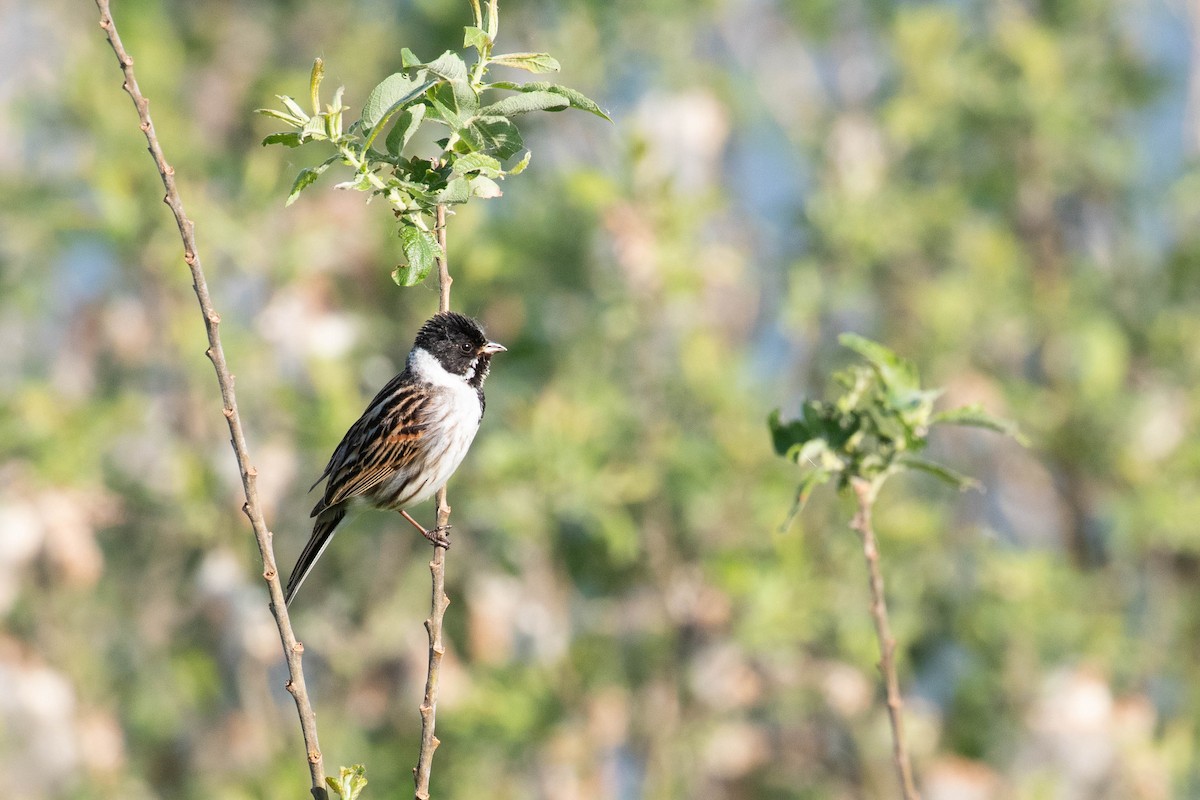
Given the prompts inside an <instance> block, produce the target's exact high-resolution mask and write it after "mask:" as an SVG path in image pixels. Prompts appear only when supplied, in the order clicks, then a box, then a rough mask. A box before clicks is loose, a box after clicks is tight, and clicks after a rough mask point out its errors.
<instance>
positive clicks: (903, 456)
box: [768, 334, 1023, 800]
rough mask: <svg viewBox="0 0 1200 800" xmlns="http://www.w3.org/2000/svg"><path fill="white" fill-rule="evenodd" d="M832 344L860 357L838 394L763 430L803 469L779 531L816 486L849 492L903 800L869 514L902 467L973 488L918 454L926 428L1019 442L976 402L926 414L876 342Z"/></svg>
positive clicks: (923, 397)
mask: <svg viewBox="0 0 1200 800" xmlns="http://www.w3.org/2000/svg"><path fill="white" fill-rule="evenodd" d="M839 341H840V342H841V343H842V344H843V345H844V346H846V347H848V348H850V349H851V350H853V351H854V352H856V353H858V354H859V355H860V356H862V357H863V359H865V360H866V362H867V363H865V364H854V365H852V366H851V367H850V368H849V369H847V370H845V371H843V372H840V373H838V374H836V375H834V381H835V382H836V383H837V384H838V385H839V386H841V388H842V389H843V392H842V394H841V395H839V396H838V397H837V398H836V399H834V400H830V401H825V400H806V401H805V402H804V405H803V407H802V410H801V416H800V418H798V419H794V420H790V421H788V422H783V421H782V420H781V419H780V416H779V412H778V411H775V412H773V413H772V414H771V416H770V418H769V420H768V425H769V426H770V429H771V437H772V439H773V441H774V445H775V451H776V452H777V453H778V454H779V455H781V456H784V457H785V458H788V459H790V460H792V461H795V462H796V463H797V464H799V465H800V466H801V468H802V469H803V470H804V475H803V476H802V477H801V479H800V484H799V487H798V488H797V491H796V500H795V503H794V504H793V506H792V510H791V512H790V513H789V515H788V518H787V521H786V522H785V523H784V525H785V527H786V526H787V525H789V524H790V523H791V522H792V520H793V519H795V516H796V515H797V514H798V513H800V511H801V510H802V509H803V508H804V505H805V504H806V503H807V502H808V499H809V497H810V496H811V495H812V492H813V490H814V489H816V487H818V486H820V485H821V484H824V483H828V482H829V481H830V480H834V479H836V480H837V484H838V488H839V489H842V490H844V489H847V488H849V489H852V490H853V491H854V495H855V500H856V503H857V510H856V512H855V514H854V517H853V519H852V520H851V522H850V527H851V528H852V529H853V530H854V531H855V532H856V533H858V535H859V536H860V537H861V539H862V547H863V557H864V558H865V559H866V563H867V577H868V587H869V589H870V592H871V605H870V610H871V617H872V619H873V620H874V622H875V634H876V637H877V639H878V640H879V652H880V659H879V669H880V671H881V672H882V673H883V679H884V689H885V692H886V695H887V709H888V718H889V720H890V722H891V728H892V745H893V761H894V762H895V767H896V774H897V777H898V778H899V781H900V787H901V790H902V791H903V794H904V797H905V799H906V800H916V799H917V798H919V797H920V795H919V794H918V792H917V789H916V783H915V781H914V780H913V772H912V764H911V761H910V758H909V754H908V743H907V740H906V737H905V733H904V717H903V715H902V709H903V706H904V701H903V699H902V697H901V695H900V682H899V678H898V677H897V673H896V662H895V650H896V640H895V638H894V637H893V636H892V632H891V626H890V624H889V623H888V613H887V602H886V599H885V594H884V585H883V571H882V569H881V568H880V564H879V546H878V543H877V542H876V539H875V530H874V526H873V524H872V511H873V509H874V506H875V499H876V498H877V497H878V496H879V491H880V489H882V488H883V484H884V482H886V481H887V479H888V478H889V477H891V476H892V475H895V474H897V473H898V472H902V471H904V470H906V469H915V470H920V471H922V472H926V473H928V474H931V475H933V476H935V477H937V478H939V479H941V480H943V481H945V482H947V483H949V484H951V485H952V486H955V487H958V488H960V489H968V488H973V487H978V486H979V484H978V482H976V481H975V480H973V479H971V478H968V477H967V476H965V475H962V474H960V473H958V472H956V471H954V470H952V469H950V468H949V467H946V466H944V465H942V464H939V463H937V462H935V461H931V460H930V459H928V458H925V457H924V456H922V455H921V452H922V451H924V450H925V449H926V447H927V446H928V444H929V430H930V428H932V427H933V426H934V425H939V424H950V425H970V426H975V427H980V428H986V429H988V430H993V431H996V432H999V433H1003V434H1005V435H1008V436H1012V437H1015V438H1017V439H1018V441H1022V442H1023V439H1022V437H1021V434H1020V433H1019V432H1018V431H1017V429H1016V426H1015V425H1013V424H1012V423H1010V422H1007V421H1005V420H1001V419H998V418H996V417H993V416H991V415H990V414H988V413H987V412H986V411H984V410H983V408H982V407H980V406H977V405H975V406H967V407H964V408H958V409H954V410H951V411H940V412H939V411H934V404H935V402H936V401H937V398H938V397H939V396H940V395H941V393H942V392H941V390H940V389H922V388H921V382H920V377H919V375H918V374H917V368H916V366H915V365H914V364H913V363H912V362H911V361H908V360H906V359H903V358H901V357H900V356H898V355H896V354H895V353H894V352H892V351H891V350H889V349H888V348H887V347H884V346H883V345H881V344H879V343H877V342H873V341H871V340H869V339H865V338H863V337H861V336H857V335H854V334H842V336H841V337H840V338H839Z"/></svg>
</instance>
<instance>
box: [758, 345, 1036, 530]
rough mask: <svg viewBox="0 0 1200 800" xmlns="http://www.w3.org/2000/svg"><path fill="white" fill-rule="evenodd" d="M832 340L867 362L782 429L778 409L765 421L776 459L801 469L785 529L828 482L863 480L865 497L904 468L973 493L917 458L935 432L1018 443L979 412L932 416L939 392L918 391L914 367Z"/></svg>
mask: <svg viewBox="0 0 1200 800" xmlns="http://www.w3.org/2000/svg"><path fill="white" fill-rule="evenodd" d="M838 341H840V342H841V344H842V345H843V346H845V347H847V348H849V349H851V350H853V351H854V352H856V353H858V355H860V356H862V358H863V359H864V360H865V361H866V363H865V364H854V365H851V366H850V367H849V368H848V369H846V370H843V371H842V372H839V373H837V374H836V375H834V381H835V382H836V383H837V384H838V385H839V386H840V387H841V388H842V390H843V391H842V393H841V394H840V395H839V396H838V397H836V398H835V399H833V400H828V401H826V400H806V401H805V402H804V405H803V407H802V409H801V415H800V417H799V418H798V419H793V420H790V421H787V422H784V421H782V420H781V419H780V414H779V411H778V410H776V411H774V412H772V413H771V415H770V418H769V419H768V424H769V426H770V429H771V438H772V441H773V443H774V445H775V452H776V453H778V454H779V455H781V456H783V457H785V458H788V459H790V460H792V461H795V462H796V463H798V464H800V465H801V467H804V468H805V469H806V470H807V471H806V473H805V475H804V477H803V478H802V479H801V482H800V486H799V488H798V490H797V493H796V502H795V505H794V507H793V509H792V512H791V514H790V515H789V517H788V522H789V523H790V522H791V520H792V518H794V517H795V515H796V514H797V513H798V512H799V511H800V510H801V509H802V508H803V507H804V504H805V503H806V502H807V501H808V498H809V497H810V496H811V494H812V491H813V490H814V489H815V488H816V487H817V486H820V485H821V484H823V483H826V482H828V481H830V480H831V479H834V478H836V479H837V481H838V488H839V489H844V488H845V487H847V486H848V485H850V483H851V481H852V480H854V479H855V478H859V479H862V480H865V481H867V482H868V483H869V484H870V485H871V491H872V496H874V494H875V493H877V492H878V490H879V488H880V486H882V485H883V482H884V481H885V480H886V479H887V478H888V477H889V476H891V475H893V474H895V473H896V472H899V471H900V470H904V469H918V470H921V471H923V472H927V473H929V474H931V475H934V476H935V477H937V478H940V479H941V480H943V481H945V482H947V483H949V484H951V485H952V486H955V487H957V488H960V489H967V488H973V487H978V483H977V482H976V481H975V480H973V479H972V478H969V477H967V476H965V475H962V474H960V473H958V472H956V471H954V470H952V469H950V468H949V467H946V466H944V465H942V464H939V463H937V462H935V461H932V460H930V459H928V458H925V457H924V456H922V455H921V452H922V451H923V450H925V448H926V446H927V445H928V443H929V439H928V436H929V430H930V428H931V427H933V426H934V425H938V424H951V425H970V426H975V427H980V428H987V429H989V430H993V431H997V432H999V433H1003V434H1006V435H1009V436H1015V437H1017V438H1018V439H1020V434H1019V432H1018V431H1017V429H1016V426H1015V425H1013V424H1012V423H1010V422H1007V421H1005V420H1001V419H997V418H996V417H993V416H991V415H989V414H988V413H987V412H985V411H984V410H983V408H982V407H980V406H978V405H971V406H965V407H963V408H958V409H954V410H950V411H934V403H935V402H936V400H937V398H938V397H939V396H940V395H941V393H942V390H941V389H922V388H921V383H920V377H919V375H918V374H917V369H916V366H915V365H914V364H913V363H912V362H911V361H908V360H907V359H904V358H901V357H900V356H898V355H896V353H894V352H893V351H892V350H890V349H888V348H887V347H884V346H883V345H881V344H879V343H878V342H873V341H871V340H870V339H866V338H863V337H862V336H858V335H855V334H850V333H845V334H842V335H841V337H839V339H838Z"/></svg>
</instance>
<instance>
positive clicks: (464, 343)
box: [458, 342, 471, 353]
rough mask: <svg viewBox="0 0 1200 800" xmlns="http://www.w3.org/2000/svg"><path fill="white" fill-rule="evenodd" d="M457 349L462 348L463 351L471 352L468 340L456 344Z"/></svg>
mask: <svg viewBox="0 0 1200 800" xmlns="http://www.w3.org/2000/svg"><path fill="white" fill-rule="evenodd" d="M458 349H459V350H462V351H463V352H464V353H469V352H471V344H470V343H469V342H463V343H462V344H460V345H459V346H458Z"/></svg>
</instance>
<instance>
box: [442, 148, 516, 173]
mask: <svg viewBox="0 0 1200 800" xmlns="http://www.w3.org/2000/svg"><path fill="white" fill-rule="evenodd" d="M451 166H452V173H453V174H455V175H466V174H467V173H470V172H478V173H479V174H480V175H485V176H487V177H489V178H499V177H500V176H501V175H502V174H504V170H503V169H501V167H500V162H499V161H497V160H496V159H495V158H492V157H491V156H489V155H487V154H485V153H467V154H466V155H462V156H459V157H458V158H456V159H454V163H453V164H452V165H451Z"/></svg>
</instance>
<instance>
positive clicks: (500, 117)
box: [258, 0, 609, 286]
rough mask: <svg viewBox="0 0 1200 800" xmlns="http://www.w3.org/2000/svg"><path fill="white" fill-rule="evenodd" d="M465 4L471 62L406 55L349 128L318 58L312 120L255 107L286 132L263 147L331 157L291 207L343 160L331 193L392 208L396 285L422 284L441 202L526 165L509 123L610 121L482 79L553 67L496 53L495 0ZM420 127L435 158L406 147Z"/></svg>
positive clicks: (533, 89)
mask: <svg viewBox="0 0 1200 800" xmlns="http://www.w3.org/2000/svg"><path fill="white" fill-rule="evenodd" d="M471 5H472V8H473V11H474V16H475V19H474V22H475V24H474V25H469V26H467V27H466V29H465V35H464V38H463V54H465V55H470V51H472V50H473V51H475V58H474V62H473V63H472V64H471V65H468V63H467V60H466V59H465V58H464V57H463V55H460V54H458V53H454V52H451V51H446V52H445V53H443V54H442V55H440V56H438V57H437V58H435V59H433V60H432V61H422V60H421V59H420V58H418V57H417V56H416V55H415V54H414V53H413V52H412V51H411V50H409V49H408V48H407V47H406V48H403V49H402V50H401V64H402V66H403V69H402V71H401V72H397V73H395V74H393V75H389V76H388V77H387V78H384V79H383V81H381V82H380V83H379V85H378V86H376V87H375V88H374V89H372V90H371V92H370V94H368V95H367V99H366V101H365V102H364V104H363V109H362V115H361V116H360V117H359V119H358V120H356V121H355V122H352V123H351V124H349V125H346V124H345V114H346V111H347V110H348V107H347V106H345V105H344V104H343V102H342V95H343V92H344V88H345V87H338V89H337V91H336V92H335V93H334V95H333V100H332V101H331V102H330V103H328V104H326V105H325V106H324V109H323V110H322V105H321V97H320V88H321V82H322V79H323V77H324V73H325V67H324V63H323V62H322V60H321V59H319V58H318V59H317V60H316V61H315V62H314V63H313V68H312V75H311V78H310V81H309V104H310V108H311V113H310V112H309V111H307V110H305V109H304V108H303V107H301V105H300V103H298V102H296V101H295V100H294V99H293V98H291V97H287V96H284V95H280V96H279V100H280V101H281V102H282V104H283V108H282V109H270V108H260V109H258V113H260V114H264V115H266V116H268V117H271V118H273V119H276V120H278V121H280V122H283V123H285V124H286V125H287V126H288V127H290V128H291V129H292V130H287V131H282V132H279V133H273V134H271V135H270V136H267V137H266V138H265V139H264V140H263V145H270V144H280V145H284V146H286V147H299V146H301V145H303V144H306V143H308V142H324V143H326V145H327V146H329V147H331V148H332V149H333V151H334V152H333V154H332V155H330V156H329V157H328V158H327V159H325V161H323V162H321V163H320V164H318V165H317V166H315V167H308V168H305V169H303V170H301V171H300V173H299V174H298V175H297V176H296V179H295V181H294V182H293V184H292V189H291V192H290V193H289V195H288V199H287V204H288V205H291V204H292V203H293V202H295V200H296V198H297V197H299V195H300V193H301V192H302V191H304V189H306V188H307V187H309V186H311V185H312V184H313V183H314V182H316V180H317V179H318V178H319V177H320V176H321V175H322V174H323V173H324V172H325V171H326V170H328V169H329V167H331V166H332V165H334V164H339V163H340V164H343V165H345V166H348V167H350V168H351V170H353V174H352V175H351V177H350V178H349V179H348V180H345V181H343V182H341V183H339V184H337V186H336V187H335V188H338V189H353V190H355V191H360V192H366V193H368V194H369V195H370V196H371V197H375V196H380V197H383V198H384V199H386V200H387V202H388V203H389V204H390V205H391V206H392V210H393V213H394V214H395V215H396V219H397V220H398V222H399V226H400V241H401V248H402V250H403V251H404V259H405V264H404V265H402V266H400V267H398V268H397V269H396V270H394V271H393V273H392V278H393V279H394V280H395V281H396V283H397V284H399V285H401V286H412V285H414V284H417V283H420V282H421V281H423V280H424V279H425V278H426V276H428V275H429V273H430V271H431V270H432V269H433V267H434V265H435V263H436V260H437V258H438V257H439V256H440V255H441V254H442V253H441V248H440V247H439V245H438V242H437V238H436V236H435V234H434V231H433V221H432V220H433V218H434V213H435V211H436V209H437V207H438V206H439V205H454V204H461V203H466V202H467V201H468V200H470V199H471V198H472V197H479V198H483V199H489V198H494V197H499V196H500V195H501V191H500V186H499V184H498V183H497V182H498V181H500V180H503V179H504V178H506V177H508V176H510V175H517V174H519V173H520V172H522V171H523V170H524V169H525V167H526V166H528V164H529V159H530V156H531V154H530V153H529V151H528V150H526V151H525V154H524V156H523V157H521V158H520V159H516V157H517V155H518V154H519V153H520V152H521V151H522V150H524V149H525V145H524V141H523V140H522V138H521V132H520V130H519V129H518V127H517V125H516V122H515V121H514V118H515V117H517V116H519V115H521V114H526V113H528V112H531V111H563V110H565V109H568V108H577V109H581V110H583V111H588V112H590V113H592V114H595V115H597V116H600V117H603V118H604V119H608V118H609V117H608V115H607V114H606V113H605V112H604V111H603V109H601V108H600V106H598V105H597V104H596V103H595V102H593V101H592V100H590V99H588V98H587V97H585V96H584V95H583V94H581V93H580V92H578V91H575V90H574V89H570V88H568V87H565V86H560V85H558V84H554V83H549V82H545V81H532V82H528V83H513V82H511V81H495V82H490V83H489V82H487V81H486V80H485V79H486V77H487V74H488V70H489V69H490V68H491V67H493V66H503V67H513V68H516V69H521V70H525V71H527V72H533V73H545V72H554V71H557V70H558V68H559V64H558V61H557V60H555V59H554V58H553V57H552V56H550V55H549V54H547V53H500V54H494V53H493V52H492V50H493V47H494V45H495V41H496V35H497V32H498V30H499V9H498V8H497V3H496V0H491V2H489V3H488V5H487V7H486V12H487V13H486V14H485V13H484V9H483V8H481V7H480V5H479V2H478V0H472V3H471ZM423 126H425V127H428V126H436V128H437V129H438V133H437V134H435V135H437V137H438V138H436V142H435V143H436V147H437V151H436V152H435V153H433V154H432V155H429V154H426V155H414V154H413V153H412V152H411V147H410V145H411V144H412V143H413V141H414V137H415V135H416V134H417V132H418V131H419V130H421V129H422V127H423ZM515 159H516V160H515ZM514 160H515V162H514Z"/></svg>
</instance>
